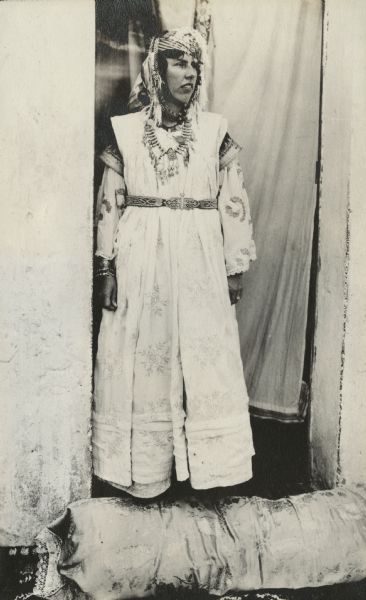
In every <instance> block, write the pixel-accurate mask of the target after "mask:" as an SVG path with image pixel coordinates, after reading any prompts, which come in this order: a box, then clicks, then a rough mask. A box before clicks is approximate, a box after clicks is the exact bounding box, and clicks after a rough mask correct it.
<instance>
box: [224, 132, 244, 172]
mask: <svg viewBox="0 0 366 600" xmlns="http://www.w3.org/2000/svg"><path fill="white" fill-rule="evenodd" d="M240 150H241V146H239V144H237V143H236V142H235V141H234V140H233V138H232V137H231V136H230V135H229V134H228V133H226V134H225V136H224V139H223V140H222V142H221V146H220V149H219V168H220V171H221V170H222V169H224V168H225V167H227V166H228V165H229V164H230V163H231V162H232V161H233V160H234V159H235V158H236V157H237V155H238V153H239V152H240Z"/></svg>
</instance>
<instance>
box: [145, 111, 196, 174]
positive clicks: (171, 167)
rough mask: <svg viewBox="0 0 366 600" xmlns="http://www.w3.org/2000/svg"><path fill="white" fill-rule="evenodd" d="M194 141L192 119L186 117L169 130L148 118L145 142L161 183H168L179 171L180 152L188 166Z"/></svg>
mask: <svg viewBox="0 0 366 600" xmlns="http://www.w3.org/2000/svg"><path fill="white" fill-rule="evenodd" d="M194 141H195V136H194V134H193V129H192V121H191V119H188V118H186V119H185V120H184V122H183V123H182V124H177V125H176V126H175V127H174V129H173V128H170V129H168V130H166V129H164V128H163V127H158V126H157V125H156V124H155V122H154V121H153V120H152V119H146V121H145V125H144V136H143V143H144V144H145V145H146V147H147V149H148V152H149V156H150V159H151V162H152V164H153V167H154V169H155V172H156V174H157V176H158V178H159V180H160V182H161V183H163V184H164V183H166V182H167V181H168V180H169V178H170V177H174V175H176V174H177V173H178V172H179V158H178V157H179V154H180V155H181V156H182V157H183V163H184V165H185V166H186V167H187V166H188V162H189V153H190V151H191V150H193V143H194Z"/></svg>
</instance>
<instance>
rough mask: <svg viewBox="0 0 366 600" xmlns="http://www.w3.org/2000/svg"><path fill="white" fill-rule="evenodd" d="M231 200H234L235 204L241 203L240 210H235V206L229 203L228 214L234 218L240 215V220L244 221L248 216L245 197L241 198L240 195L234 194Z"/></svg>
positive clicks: (226, 207)
mask: <svg viewBox="0 0 366 600" xmlns="http://www.w3.org/2000/svg"><path fill="white" fill-rule="evenodd" d="M230 202H234V203H235V204H240V207H239V208H238V210H233V208H232V207H231V206H229V204H227V205H226V206H225V210H226V212H227V214H228V215H230V216H231V217H234V218H236V217H240V218H239V221H244V219H245V216H246V210H245V205H244V200H243V198H239V196H233V197H232V198H230ZM240 208H241V209H242V213H241V210H240ZM240 213H241V214H240Z"/></svg>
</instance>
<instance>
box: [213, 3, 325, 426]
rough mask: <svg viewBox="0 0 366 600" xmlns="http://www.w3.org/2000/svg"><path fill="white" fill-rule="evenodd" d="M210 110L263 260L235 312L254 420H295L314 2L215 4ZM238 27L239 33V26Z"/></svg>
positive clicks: (311, 203) (317, 11) (303, 316)
mask: <svg viewBox="0 0 366 600" xmlns="http://www.w3.org/2000/svg"><path fill="white" fill-rule="evenodd" d="M211 5H212V30H211V36H213V41H214V54H213V57H212V62H213V64H214V70H213V73H212V79H211V80H212V85H213V96H212V104H211V109H212V110H214V111H217V112H219V113H223V114H225V115H227V116H228V118H229V122H230V129H231V131H232V133H233V136H234V137H235V139H237V141H238V142H239V143H240V144H241V145H242V146H243V148H244V150H243V152H242V153H241V161H242V168H243V171H244V175H245V179H246V187H247V190H248V195H249V198H250V201H251V208H252V216H253V225H254V239H255V243H256V246H257V255H258V261H257V263H256V264H255V265H254V268H253V269H252V270H251V272H250V273H248V274H247V275H246V276H245V288H244V295H243V300H242V301H241V303H240V304H239V306H238V308H237V317H238V322H239V330H240V337H241V351H242V359H243V364H244V369H245V374H246V381H247V384H248V392H249V397H250V405H251V411H252V414H253V415H258V416H262V417H272V418H277V419H280V420H283V421H298V420H301V419H302V418H303V416H304V414H305V410H306V406H304V405H303V403H302V402H301V401H300V389H301V381H302V372H303V363H304V352H305V331H306V322H307V307H308V293H309V275H310V262H311V249H312V237H313V219H314V208H315V199H316V186H315V182H314V179H315V177H314V175H315V165H316V158H317V149H318V137H317V136H318V113H319V82H320V61H321V55H320V50H321V2H320V1H318V0H287V1H276V2H274V1H273V0H261V2H257V0H230V2H222V1H221V0H212V2H211ZM239 23H240V26H238V24H239Z"/></svg>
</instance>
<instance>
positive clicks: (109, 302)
mask: <svg viewBox="0 0 366 600" xmlns="http://www.w3.org/2000/svg"><path fill="white" fill-rule="evenodd" d="M97 297H98V301H99V304H100V305H101V307H102V308H106V309H107V310H116V308H117V280H116V277H115V275H113V274H112V273H108V275H105V276H104V277H100V278H98V282H97Z"/></svg>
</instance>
